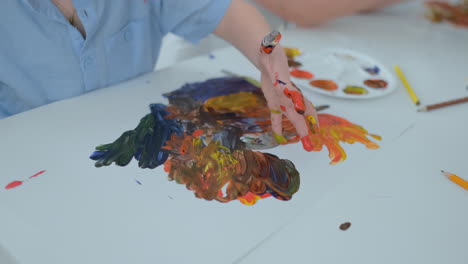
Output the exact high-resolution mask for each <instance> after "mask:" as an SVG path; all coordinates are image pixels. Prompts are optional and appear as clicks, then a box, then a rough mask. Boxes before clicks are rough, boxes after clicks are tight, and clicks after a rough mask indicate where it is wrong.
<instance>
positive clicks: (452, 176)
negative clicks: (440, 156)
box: [442, 171, 468, 190]
mask: <svg viewBox="0 0 468 264" xmlns="http://www.w3.org/2000/svg"><path fill="white" fill-rule="evenodd" d="M442 173H443V174H444V175H445V176H446V177H447V178H448V179H449V180H451V181H452V182H454V183H455V184H457V185H458V186H460V187H462V188H464V189H465V190H468V181H465V180H464V179H462V178H460V177H458V176H457V175H455V174H453V173H450V172H447V171H442Z"/></svg>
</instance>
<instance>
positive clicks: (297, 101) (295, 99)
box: [283, 87, 306, 115]
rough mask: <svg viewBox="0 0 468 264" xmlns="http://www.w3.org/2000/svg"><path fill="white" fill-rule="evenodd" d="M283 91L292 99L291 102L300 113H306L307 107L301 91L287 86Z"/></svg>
mask: <svg viewBox="0 0 468 264" xmlns="http://www.w3.org/2000/svg"><path fill="white" fill-rule="evenodd" d="M283 93H284V95H286V96H287V97H288V98H289V99H291V102H292V103H293V105H294V110H296V112H297V113H298V114H301V115H303V114H304V113H305V109H306V107H305V103H304V96H302V93H301V92H300V91H295V90H292V89H288V87H285V88H284V89H283Z"/></svg>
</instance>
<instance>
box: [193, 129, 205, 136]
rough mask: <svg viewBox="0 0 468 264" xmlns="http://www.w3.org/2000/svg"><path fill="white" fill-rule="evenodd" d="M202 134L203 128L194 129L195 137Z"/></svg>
mask: <svg viewBox="0 0 468 264" xmlns="http://www.w3.org/2000/svg"><path fill="white" fill-rule="evenodd" d="M202 135H203V130H201V129H197V130H195V131H193V133H192V136H194V137H199V136H202Z"/></svg>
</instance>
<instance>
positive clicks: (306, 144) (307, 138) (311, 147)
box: [301, 136, 314, 151]
mask: <svg viewBox="0 0 468 264" xmlns="http://www.w3.org/2000/svg"><path fill="white" fill-rule="evenodd" d="M301 142H302V146H303V147H304V149H305V150H307V151H312V150H314V145H313V144H312V141H311V140H310V136H305V137H302V138H301Z"/></svg>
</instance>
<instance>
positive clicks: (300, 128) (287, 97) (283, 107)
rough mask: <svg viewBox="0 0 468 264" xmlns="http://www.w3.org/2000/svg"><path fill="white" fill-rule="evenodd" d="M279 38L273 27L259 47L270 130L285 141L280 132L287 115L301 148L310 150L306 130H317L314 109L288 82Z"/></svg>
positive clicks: (286, 65)
mask: <svg viewBox="0 0 468 264" xmlns="http://www.w3.org/2000/svg"><path fill="white" fill-rule="evenodd" d="M280 38H281V35H280V34H279V32H275V31H273V32H272V33H270V34H269V35H268V36H266V37H265V39H264V41H263V42H262V45H261V47H260V51H259V52H261V55H260V69H261V72H262V77H261V83H262V90H263V94H264V95H265V98H266V100H267V102H268V107H269V108H270V111H271V123H272V129H273V133H274V136H275V138H276V140H277V141H278V143H280V144H285V143H286V142H287V140H286V139H285V138H284V137H283V136H282V118H283V115H286V117H287V118H288V119H289V120H290V121H291V122H292V124H293V125H294V127H295V128H296V131H297V133H298V134H299V136H300V137H301V141H302V145H303V147H304V149H305V150H307V151H311V150H312V149H313V146H312V142H311V140H310V137H309V134H310V133H318V132H319V131H318V129H319V127H318V125H319V124H318V118H317V112H316V111H315V108H314V106H313V105H312V103H311V102H310V101H309V100H307V99H306V98H304V97H303V95H302V92H301V91H300V90H299V88H297V87H296V85H294V83H292V82H291V80H290V78H289V67H288V61H287V58H286V55H285V53H284V50H283V48H282V47H281V46H280V45H279V44H278V42H279V39H280ZM275 46H276V47H275ZM269 52H270V53H269ZM268 53H269V54H268Z"/></svg>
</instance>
